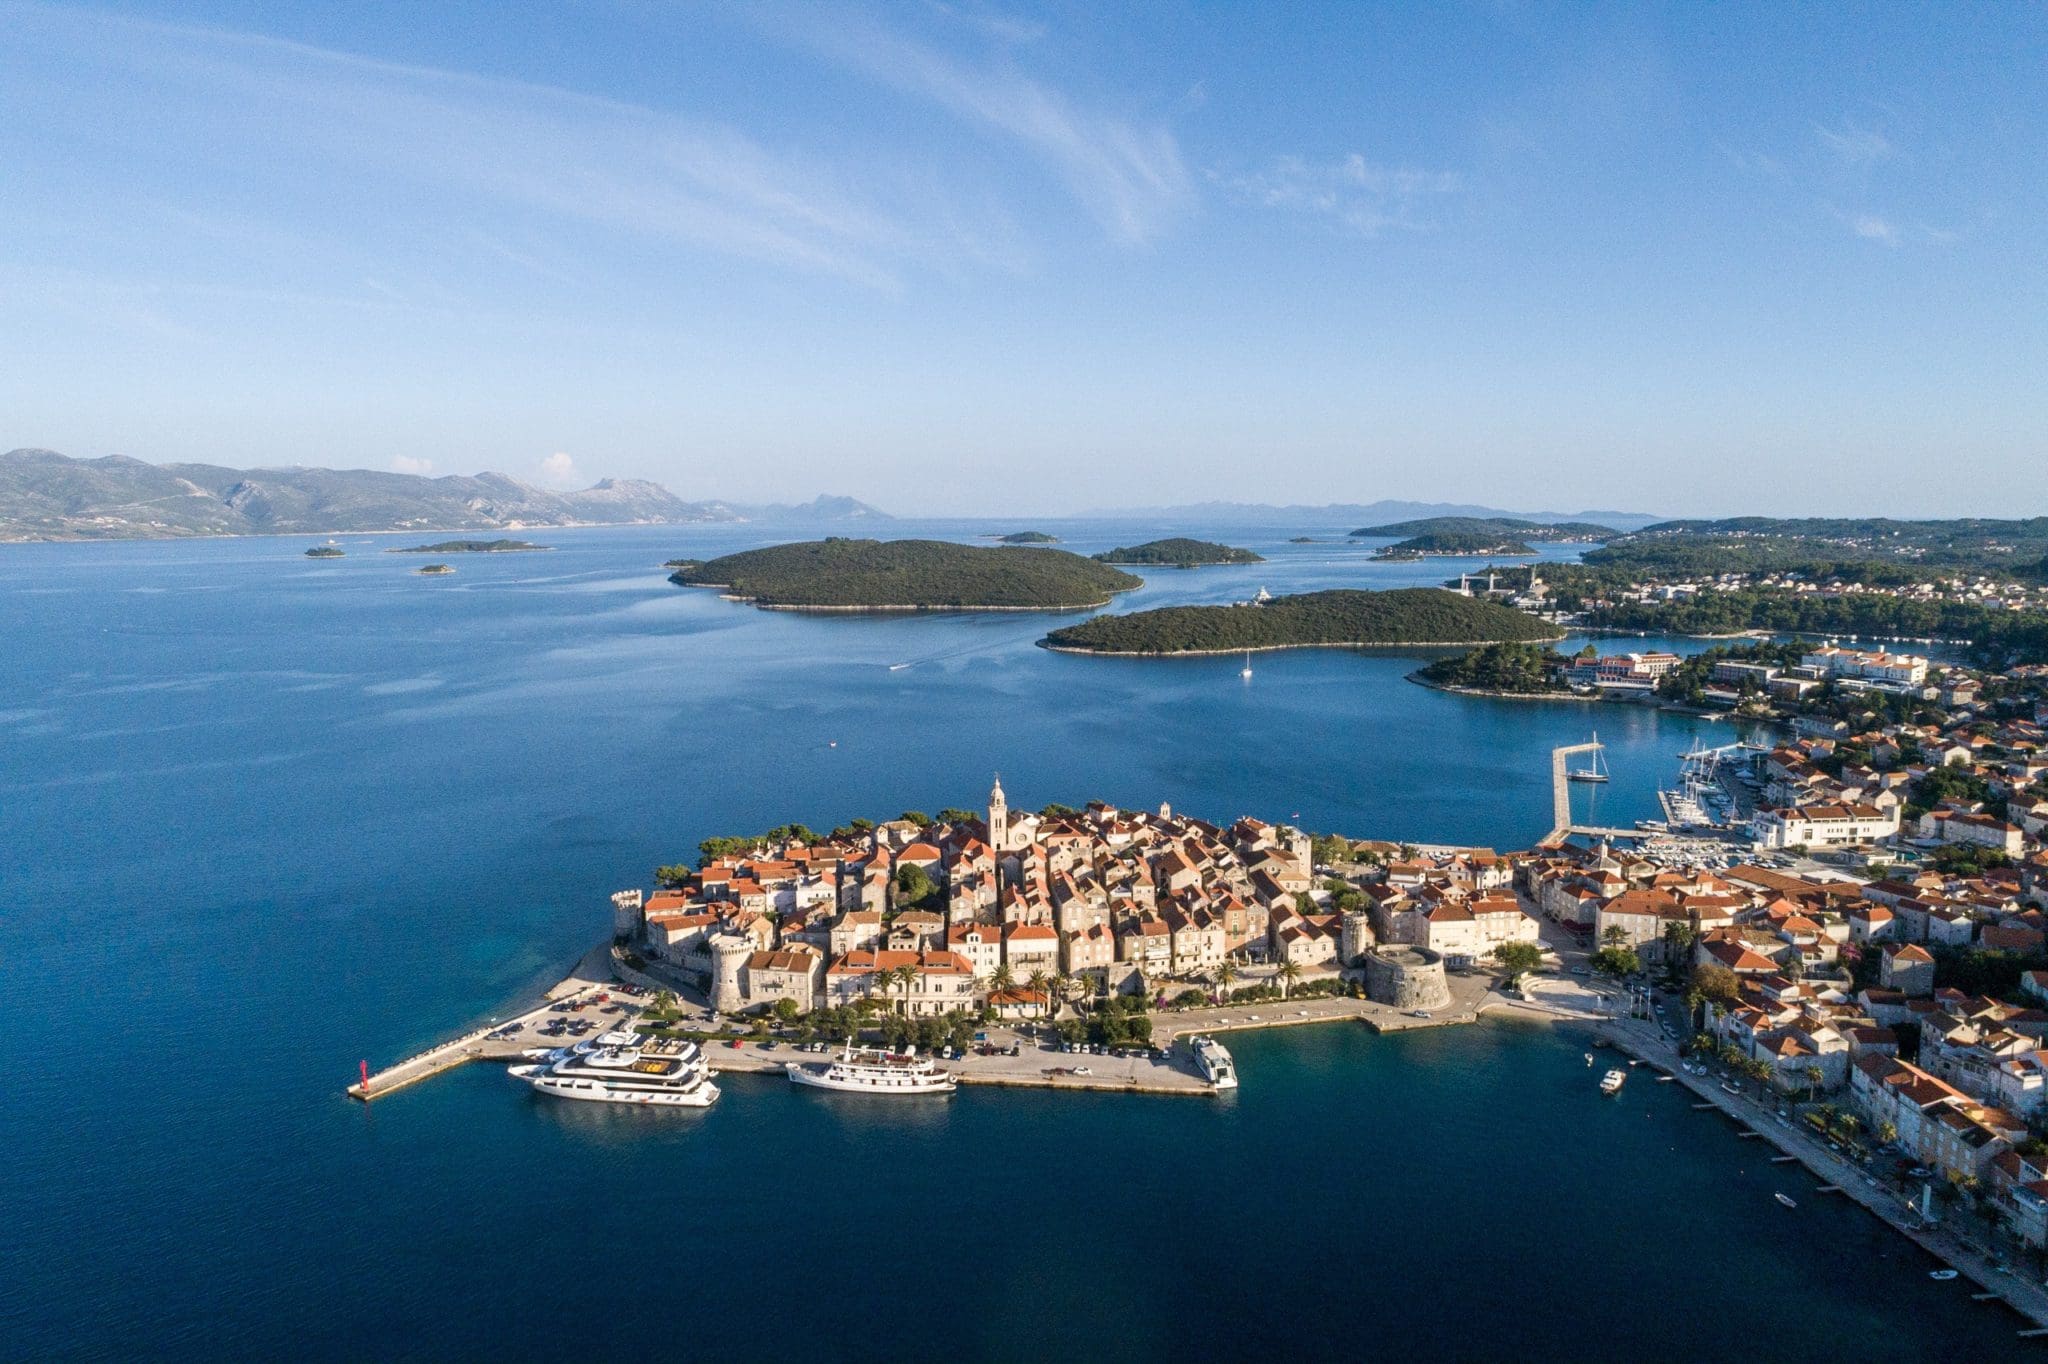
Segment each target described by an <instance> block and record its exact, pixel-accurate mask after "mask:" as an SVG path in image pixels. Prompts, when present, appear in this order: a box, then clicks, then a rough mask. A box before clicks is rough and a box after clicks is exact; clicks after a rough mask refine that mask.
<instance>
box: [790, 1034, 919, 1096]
mask: <svg viewBox="0 0 2048 1364" xmlns="http://www.w3.org/2000/svg"><path fill="white" fill-rule="evenodd" d="M782 1069H783V1071H784V1072H785V1073H787V1074H788V1076H789V1078H790V1079H791V1080H792V1081H794V1082H795V1083H797V1084H800V1085H810V1086H812V1087H813V1088H816V1089H836V1090H840V1091H843V1092H846V1093H852V1094H951V1093H952V1092H953V1089H954V1086H955V1084H956V1083H957V1082H956V1081H955V1080H954V1078H953V1072H951V1071H949V1070H940V1069H939V1068H938V1066H937V1065H936V1064H934V1063H933V1061H932V1059H931V1058H930V1057H929V1056H926V1057H922V1058H920V1057H919V1056H918V1054H917V1048H916V1047H912V1048H910V1049H909V1050H908V1051H904V1052H892V1051H878V1050H875V1049H873V1048H867V1047H854V1046H852V1045H850V1044H849V1045H848V1046H846V1047H844V1048H842V1049H841V1050H840V1053H839V1055H837V1056H835V1057H833V1058H832V1059H831V1060H830V1061H785V1062H784V1063H783V1066H782Z"/></svg>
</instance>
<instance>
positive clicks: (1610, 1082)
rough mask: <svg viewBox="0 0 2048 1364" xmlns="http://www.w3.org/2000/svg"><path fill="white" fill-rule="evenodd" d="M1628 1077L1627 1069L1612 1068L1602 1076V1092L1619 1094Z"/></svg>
mask: <svg viewBox="0 0 2048 1364" xmlns="http://www.w3.org/2000/svg"><path fill="white" fill-rule="evenodd" d="M1627 1079H1628V1072H1627V1071H1625V1070H1610V1071H1608V1072H1607V1073H1606V1074H1605V1075H1603V1076H1601V1077H1600V1092H1601V1093H1602V1094H1619V1093H1621V1086H1622V1082H1623V1081H1625V1080H1627Z"/></svg>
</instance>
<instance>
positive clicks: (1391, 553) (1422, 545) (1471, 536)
mask: <svg viewBox="0 0 2048 1364" xmlns="http://www.w3.org/2000/svg"><path fill="white" fill-rule="evenodd" d="M1535 552H1536V551H1535V550H1533V549H1531V548H1530V547H1529V546H1527V545H1525V544H1523V543H1522V542H1521V541H1520V540H1517V539H1514V538H1513V537H1511V536H1503V535H1500V534H1498V533H1497V532H1493V531H1484V532H1473V531H1455V530H1440V531H1431V532H1430V533H1429V534H1427V535H1412V536H1410V537H1409V538H1407V539H1406V540H1402V541H1400V542H1399V543H1397V544H1391V545H1388V546H1387V547H1386V548H1385V549H1384V550H1382V551H1381V553H1383V554H1385V555H1387V556H1388V557H1389V558H1394V557H1403V558H1407V557H1413V556H1415V555H1418V554H1473V555H1481V554H1506V555H1520V554H1534V553H1535Z"/></svg>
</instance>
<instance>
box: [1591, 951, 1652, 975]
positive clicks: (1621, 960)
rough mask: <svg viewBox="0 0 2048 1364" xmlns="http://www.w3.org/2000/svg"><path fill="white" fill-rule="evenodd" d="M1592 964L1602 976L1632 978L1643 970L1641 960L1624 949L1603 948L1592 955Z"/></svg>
mask: <svg viewBox="0 0 2048 1364" xmlns="http://www.w3.org/2000/svg"><path fill="white" fill-rule="evenodd" d="M1592 963H1593V969H1594V970H1595V971H1598V972H1599V973H1600V974H1601V975H1603V976H1632V975H1634V974H1635V973H1636V972H1638V971H1640V970H1642V969H1643V963H1642V959H1641V958H1639V957H1638V956H1636V954H1635V952H1634V951H1633V950H1631V949H1630V948H1626V947H1603V948H1601V949H1600V950H1599V951H1598V952H1595V953H1594V954H1593V958H1592Z"/></svg>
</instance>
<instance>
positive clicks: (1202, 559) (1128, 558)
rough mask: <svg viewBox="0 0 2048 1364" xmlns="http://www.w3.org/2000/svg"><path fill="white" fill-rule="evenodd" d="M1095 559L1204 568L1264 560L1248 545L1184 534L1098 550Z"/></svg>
mask: <svg viewBox="0 0 2048 1364" xmlns="http://www.w3.org/2000/svg"><path fill="white" fill-rule="evenodd" d="M1095 560H1096V562H1097V563H1104V564H1156V565H1162V566H1164V567H1167V568H1206V567H1209V566H1210V565H1213V564H1262V563H1264V562H1266V561H1265V559H1264V558H1263V557H1262V556H1260V555H1257V554H1254V553H1252V552H1251V551H1250V550H1248V549H1236V548H1233V547H1232V546H1230V545H1219V544H1215V543H1213V542H1212V541H1208V540H1190V539H1187V538H1185V537H1177V538H1174V539H1170V540H1147V541H1146V542H1145V543H1144V544H1142V545H1129V546H1124V547H1120V548H1117V549H1112V550H1110V551H1108V552H1107V553H1104V554H1098V555H1096V556H1095Z"/></svg>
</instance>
